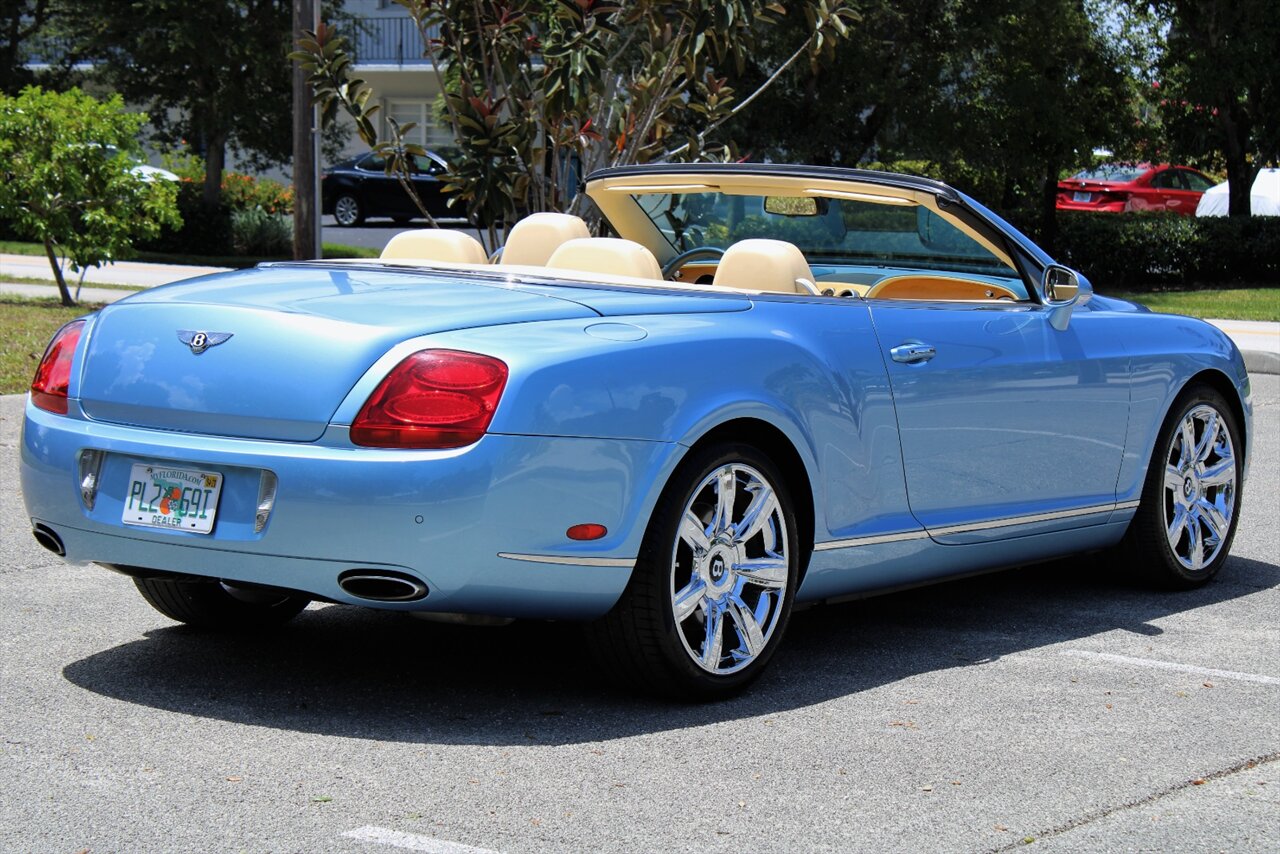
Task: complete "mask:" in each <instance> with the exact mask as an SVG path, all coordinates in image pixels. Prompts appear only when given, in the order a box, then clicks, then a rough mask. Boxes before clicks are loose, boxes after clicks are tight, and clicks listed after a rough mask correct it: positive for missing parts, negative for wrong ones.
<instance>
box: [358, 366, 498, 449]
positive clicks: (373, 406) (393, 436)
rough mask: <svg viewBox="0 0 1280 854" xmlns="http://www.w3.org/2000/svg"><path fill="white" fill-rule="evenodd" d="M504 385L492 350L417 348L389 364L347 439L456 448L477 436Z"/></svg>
mask: <svg viewBox="0 0 1280 854" xmlns="http://www.w3.org/2000/svg"><path fill="white" fill-rule="evenodd" d="M506 385H507V366H506V364H505V363H504V362H502V361H500V360H498V359H495V358H493V357H492V356H482V355H480V354H478V353H462V352H459V351H457V350H423V351H422V352H420V353H414V354H413V355H412V356H409V357H408V358H407V359H405V360H404V361H403V362H401V363H400V364H398V365H396V366H395V368H393V369H392V371H391V373H390V374H388V375H387V378H386V379H385V380H383V381H382V384H381V385H379V386H378V388H377V389H376V390H375V391H374V393H373V394H371V395H370V396H369V399H368V400H367V401H365V404H364V406H363V407H362V408H361V410H360V414H359V415H357V416H356V420H355V422H354V423H353V424H352V425H351V441H352V442H354V443H356V444H357V445H365V446H368V447H373V448H460V447H462V446H463V445H470V444H471V443H472V442H476V441H479V439H480V437H481V436H483V435H484V431H485V430H487V429H489V422H490V421H492V420H493V411H494V410H495V409H496V408H497V406H498V400H499V398H501V397H502V390H503V388H505V387H506Z"/></svg>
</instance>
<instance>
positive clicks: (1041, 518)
mask: <svg viewBox="0 0 1280 854" xmlns="http://www.w3.org/2000/svg"><path fill="white" fill-rule="evenodd" d="M1134 506H1137V505H1136V504H1135V505H1134ZM1115 508H1116V505H1115V504H1094V505H1093V506H1091V507H1077V508H1075V509H1074V510H1055V511H1053V512H1052V513H1033V514H1031V515H1030V516H1008V517H1006V518H1004V519H992V520H991V521H989V522H971V523H969V524H967V525H949V526H948V527H946V528H933V529H931V530H930V531H929V533H930V534H933V535H936V536H940V537H941V536H946V535H948V534H967V533H969V532H970V531H987V530H990V529H991V528H1009V527H1012V526H1014V525H1031V524H1034V523H1036V522H1052V521H1053V520H1055V519H1070V518H1072V517H1075V516H1092V515H1093V514H1095V513H1110V512H1111V511H1112V510H1114V509H1115Z"/></svg>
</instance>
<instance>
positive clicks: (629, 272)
mask: <svg viewBox="0 0 1280 854" xmlns="http://www.w3.org/2000/svg"><path fill="white" fill-rule="evenodd" d="M547 267H548V268H554V269H558V270H578V271H580V272H583V273H610V274H612V275H615V276H631V277H633V278H636V279H659V280H661V279H662V267H660V266H659V265H658V259H657V258H655V257H653V253H652V252H650V251H649V250H648V249H646V248H644V247H643V246H641V245H640V244H639V243H636V242H635V241H634V240H623V239H621V238H619V237H580V238H578V239H577V240H570V241H569V242H568V243H565V244H564V245H563V246H561V247H560V248H559V249H557V250H556V251H555V253H554V254H552V256H551V258H549V259H548V260H547Z"/></svg>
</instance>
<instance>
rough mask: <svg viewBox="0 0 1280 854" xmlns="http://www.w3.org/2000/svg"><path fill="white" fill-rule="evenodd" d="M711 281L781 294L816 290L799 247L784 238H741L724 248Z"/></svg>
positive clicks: (746, 289) (728, 285)
mask: <svg viewBox="0 0 1280 854" xmlns="http://www.w3.org/2000/svg"><path fill="white" fill-rule="evenodd" d="M712 284H713V285H719V286H721V287H726V288H741V289H742V290H745V291H770V292H773V293H781V294H815V293H817V292H818V289H817V288H816V287H815V286H814V284H813V271H812V270H810V269H809V262H808V261H806V260H804V253H803V252H801V251H800V248H799V247H798V246H796V245H795V244H794V243H787V242H786V241H785V240H766V239H764V238H752V239H750V240H740V241H738V242H737V243H735V244H733V245H732V246H730V247H729V248H728V249H727V250H725V253H724V256H723V257H722V258H721V259H720V263H718V264H717V265H716V276H715V279H714V280H713V281H712Z"/></svg>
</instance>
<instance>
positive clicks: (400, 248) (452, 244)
mask: <svg viewBox="0 0 1280 854" xmlns="http://www.w3.org/2000/svg"><path fill="white" fill-rule="evenodd" d="M379 257H380V258H382V259H384V260H387V259H393V258H404V259H415V260H423V261H443V262H445V263H448V264H484V263H486V262H487V261H488V260H489V258H488V256H487V255H485V252H484V247H483V246H481V245H480V241H479V240H476V239H475V238H474V237H472V236H471V235H470V234H464V233H463V232H461V231H448V230H445V229H442V228H421V229H417V230H415V231H402V232H400V233H399V234H397V235H396V236H395V237H393V238H391V242H389V243H388V244H387V246H386V248H385V249H383V250H382V255H380V256H379Z"/></svg>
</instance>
